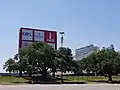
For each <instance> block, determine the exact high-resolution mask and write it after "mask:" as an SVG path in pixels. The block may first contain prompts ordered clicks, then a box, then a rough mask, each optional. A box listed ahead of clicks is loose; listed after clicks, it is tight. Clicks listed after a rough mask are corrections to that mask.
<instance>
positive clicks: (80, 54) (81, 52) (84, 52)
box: [75, 45, 99, 60]
mask: <svg viewBox="0 0 120 90" xmlns="http://www.w3.org/2000/svg"><path fill="white" fill-rule="evenodd" d="M97 50H99V48H98V47H96V46H93V45H90V46H86V47H83V48H80V49H76V50H75V58H76V60H82V59H83V58H85V57H87V56H89V55H90V54H92V53H93V52H95V51H97Z"/></svg>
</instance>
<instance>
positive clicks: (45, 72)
mask: <svg viewBox="0 0 120 90" xmlns="http://www.w3.org/2000/svg"><path fill="white" fill-rule="evenodd" d="M42 80H43V81H46V80H47V69H46V68H43V71H42Z"/></svg>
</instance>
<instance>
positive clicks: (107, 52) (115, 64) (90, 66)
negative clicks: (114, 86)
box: [83, 48, 120, 81]
mask: <svg viewBox="0 0 120 90" xmlns="http://www.w3.org/2000/svg"><path fill="white" fill-rule="evenodd" d="M83 62H84V64H85V67H84V69H85V70H86V71H88V72H90V71H92V72H95V73H99V74H103V75H107V76H108V79H109V81H112V75H114V74H118V73H120V67H119V66H120V55H119V54H118V52H116V51H115V50H114V48H106V49H105V48H104V49H102V50H99V51H98V52H94V53H92V54H91V55H89V56H88V57H86V58H84V59H83Z"/></svg>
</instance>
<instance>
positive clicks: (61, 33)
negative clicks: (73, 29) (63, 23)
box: [60, 32, 65, 84]
mask: <svg viewBox="0 0 120 90" xmlns="http://www.w3.org/2000/svg"><path fill="white" fill-rule="evenodd" d="M64 34H65V33H64V32H60V35H61V47H63V40H64V38H63V35H64ZM62 83H63V68H62V59H61V84H62Z"/></svg>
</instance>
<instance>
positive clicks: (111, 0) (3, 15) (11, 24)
mask: <svg viewBox="0 0 120 90" xmlns="http://www.w3.org/2000/svg"><path fill="white" fill-rule="evenodd" d="M119 4H120V0H1V2H0V29H1V30H0V31H1V33H0V41H1V44H0V67H1V69H0V72H4V70H3V69H2V66H3V64H4V62H5V61H6V60H7V59H8V58H9V57H12V56H13V55H14V54H16V53H17V50H18V29H19V28H20V27H30V28H42V29H51V30H56V31H58V32H60V31H64V32H65V33H66V34H65V36H64V37H65V40H64V46H67V47H70V48H71V49H72V50H73V53H74V50H75V49H76V48H80V47H82V46H86V45H89V44H94V45H97V46H99V47H103V46H109V45H110V44H114V46H115V48H116V49H117V50H120V41H119V37H120V5H119ZM59 41H60V35H58V47H59V46H60V43H59Z"/></svg>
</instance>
